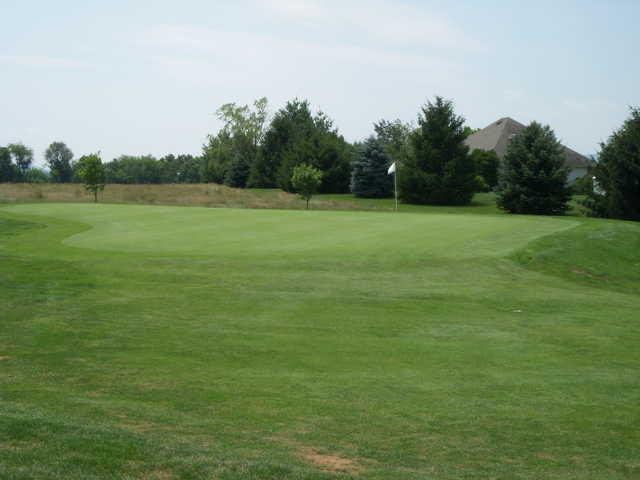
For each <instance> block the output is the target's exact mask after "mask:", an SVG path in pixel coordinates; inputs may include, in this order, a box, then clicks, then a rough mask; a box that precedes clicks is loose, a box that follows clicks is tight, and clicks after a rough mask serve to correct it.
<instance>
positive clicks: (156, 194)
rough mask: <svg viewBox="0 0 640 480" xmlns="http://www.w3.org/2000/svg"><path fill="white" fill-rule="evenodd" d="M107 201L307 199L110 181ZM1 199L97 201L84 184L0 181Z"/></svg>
mask: <svg viewBox="0 0 640 480" xmlns="http://www.w3.org/2000/svg"><path fill="white" fill-rule="evenodd" d="M99 201H100V202H104V203H141V204H149V205H154V204H158V205H193V206H204V207H236V208H286V209H301V208H304V207H305V202H303V201H302V200H300V199H299V198H298V197H297V196H296V195H292V194H289V193H286V192H283V191H281V190H245V189H237V188H229V187H226V186H224V185H217V184H213V183H204V184H163V185H117V184H113V185H107V186H106V188H105V189H104V191H102V192H101V193H100V195H99ZM0 202H10V203H14V202H93V195H92V194H90V193H89V192H87V191H86V190H85V188H84V186H83V185H81V184H71V183H67V184H55V183H33V184H29V183H0Z"/></svg>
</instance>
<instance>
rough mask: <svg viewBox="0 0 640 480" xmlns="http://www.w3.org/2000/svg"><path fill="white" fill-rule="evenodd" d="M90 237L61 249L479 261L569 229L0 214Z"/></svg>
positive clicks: (147, 211) (202, 213)
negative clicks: (55, 223) (59, 224)
mask: <svg viewBox="0 0 640 480" xmlns="http://www.w3.org/2000/svg"><path fill="white" fill-rule="evenodd" d="M6 211H7V212H15V213H21V214H28V215H39V216H45V217H53V218H57V219H62V220H71V221H74V222H80V223H83V224H86V225H87V226H90V227H91V229H90V230H87V231H84V232H82V233H79V234H76V235H73V236H71V237H70V238H67V239H65V240H64V243H65V244H66V245H70V246H74V247H81V248H91V249H96V250H111V251H123V252H144V253H172V254H194V255H207V256H211V255H213V256H220V257H230V256H231V257H233V256H236V255H244V256H248V257H256V256H271V255H275V256H287V257H289V258H290V259H291V260H292V261H295V260H296V259H297V258H298V257H302V258H304V256H307V255H312V256H316V257H323V256H329V257H336V256H338V257H342V256H353V255H359V256H360V255H364V256H379V257H382V258H386V259H389V258H395V257H401V258H404V257H407V256H409V257H411V256H413V257H416V258H424V257H439V256H445V257H460V258H468V257H481V256H487V255H504V254H506V253H508V252H511V251H513V250H514V249H516V248H520V247H522V246H523V245H525V244H526V243H527V242H529V241H531V240H533V239H535V238H538V237H541V236H544V235H549V234H551V233H554V232H557V231H560V230H563V229H567V228H571V227H573V226H576V225H577V224H578V223H577V222H576V221H571V220H568V219H560V218H550V217H515V218H509V217H506V216H478V215H464V216H453V215H446V214H442V215H422V214H395V215H388V214H387V215H385V214H379V213H371V212H311V211H286V210H276V211H274V210H262V211H256V210H247V209H210V208H197V207H195V208H185V207H152V208H150V207H147V206H128V205H91V204H89V205H87V204H71V205H65V204H57V205H56V204H40V205H19V206H15V207H11V208H7V209H6Z"/></svg>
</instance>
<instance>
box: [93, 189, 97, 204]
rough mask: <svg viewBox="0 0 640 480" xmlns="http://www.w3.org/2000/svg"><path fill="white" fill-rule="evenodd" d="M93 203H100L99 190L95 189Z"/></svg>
mask: <svg viewBox="0 0 640 480" xmlns="http://www.w3.org/2000/svg"><path fill="white" fill-rule="evenodd" d="M93 203H98V190H94V191H93Z"/></svg>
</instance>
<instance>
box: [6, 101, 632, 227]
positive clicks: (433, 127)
mask: <svg viewBox="0 0 640 480" xmlns="http://www.w3.org/2000/svg"><path fill="white" fill-rule="evenodd" d="M217 115H218V118H219V119H220V120H221V121H222V127H221V128H220V130H219V131H218V132H217V133H215V134H211V135H209V136H208V137H207V139H206V142H205V144H204V145H203V147H202V154H201V155H200V156H193V155H173V154H170V155H166V156H164V157H161V158H155V157H153V156H151V155H143V156H130V155H122V156H120V157H118V158H116V159H114V160H112V161H110V162H107V163H104V164H103V163H102V161H101V159H100V157H99V154H93V155H92V156H84V157H81V158H80V159H79V160H78V161H74V159H73V153H72V151H71V150H70V149H69V148H68V147H67V146H66V145H65V144H64V143H62V142H54V143H52V144H51V145H50V146H49V147H48V148H47V151H46V152H45V160H46V164H47V166H48V170H49V171H48V172H46V171H44V170H41V169H37V168H33V167H32V163H33V151H32V150H31V149H29V148H28V147H26V146H24V145H22V144H19V143H17V144H10V145H7V146H6V147H0V181H5V182H6V181H11V182H43V181H51V182H62V183H64V182H84V183H86V179H87V157H91V158H92V162H93V163H92V164H94V167H95V168H94V169H97V170H100V172H101V173H100V174H99V175H98V177H99V178H98V179H97V180H98V181H97V183H96V182H94V183H93V184H92V185H93V186H92V187H91V188H93V190H91V191H93V192H94V193H95V194H96V198H97V193H96V192H97V191H98V190H99V188H98V187H100V185H104V184H105V183H125V184H127V183H129V184H157V183H204V182H214V183H220V184H225V185H228V186H231V187H236V188H246V187H250V188H281V189H283V190H285V191H288V192H298V193H301V194H302V196H303V197H304V198H305V199H307V201H308V200H309V198H311V195H313V194H314V193H316V192H319V193H347V192H352V193H354V194H355V195H356V196H359V197H370V198H384V197H389V196H391V195H392V194H393V178H392V176H390V175H388V174H387V170H388V168H389V166H390V165H391V164H392V163H395V164H396V170H395V171H396V173H395V175H397V184H398V193H399V197H400V199H401V200H402V201H404V202H406V203H417V204H435V205H466V204H469V203H470V202H471V201H472V199H473V196H474V194H475V193H476V192H480V191H495V192H496V198H497V203H498V206H499V207H501V208H502V209H504V210H506V211H508V212H512V213H529V214H562V213H564V212H566V211H567V209H568V208H569V200H570V198H571V193H572V191H571V189H570V187H569V186H568V185H567V177H568V169H567V168H566V167H565V166H564V157H563V152H562V146H561V144H560V142H559V141H558V140H557V138H556V136H555V134H554V132H553V130H551V128H550V127H548V126H543V125H541V124H539V123H537V122H533V123H531V124H530V125H528V126H527V127H526V128H525V129H524V130H523V131H522V132H520V133H519V134H517V135H516V136H515V137H514V138H513V139H512V140H511V142H510V144H509V146H508V148H507V152H506V154H505V157H504V159H503V161H500V160H499V159H498V157H497V155H496V154H495V152H492V151H489V152H486V151H481V150H474V151H473V152H470V151H469V149H468V147H467V146H466V145H465V143H464V141H465V139H466V138H467V136H468V135H469V134H471V133H473V131H474V130H473V129H471V128H470V127H469V126H467V125H465V120H464V118H463V117H461V116H459V115H457V114H456V113H455V111H454V106H453V102H452V101H450V100H445V99H443V98H441V97H435V99H434V100H433V101H429V102H427V103H426V104H425V105H424V106H423V107H422V109H421V111H420V113H419V115H418V118H417V124H415V125H414V124H410V123H404V122H401V121H400V120H393V121H389V120H381V121H379V122H377V123H375V124H374V126H373V132H372V134H371V136H370V137H368V138H367V139H365V140H364V141H361V142H355V143H349V142H347V141H346V140H345V139H344V137H343V136H342V135H341V134H340V133H339V131H338V129H337V128H336V127H335V125H334V123H333V120H332V119H331V118H329V117H328V116H327V115H326V114H325V113H324V112H322V111H317V112H313V110H312V109H311V106H310V103H309V102H308V101H307V100H300V99H293V100H291V101H289V102H287V103H286V104H285V106H284V107H282V108H280V109H279V110H277V111H276V112H275V114H273V115H272V116H270V115H269V109H268V102H267V99H266V98H261V99H258V100H256V101H255V102H254V103H253V104H252V105H237V104H235V103H227V104H224V105H222V106H221V107H220V108H219V109H218V110H217ZM639 132H640V113H639V110H638V109H631V116H630V118H629V119H628V120H627V121H626V122H625V123H624V125H623V126H622V127H621V129H620V130H618V131H616V132H614V134H613V135H612V136H611V137H610V138H609V140H608V141H607V142H605V143H603V144H602V145H601V150H602V151H601V154H600V160H599V162H598V164H597V166H596V167H595V168H594V170H593V172H590V173H589V175H588V176H587V177H585V178H584V179H581V180H580V182H578V185H579V187H580V188H582V189H583V190H584V193H586V194H587V199H586V200H584V202H583V203H584V206H585V207H586V208H587V209H588V211H589V212H590V214H592V215H597V216H608V217H612V218H627V219H635V220H638V219H640V187H639V186H638V185H640V159H639V155H640V154H639V153H638V152H639V150H640V149H639V147H638V145H640V138H639V137H640V133H639ZM83 159H84V161H83ZM94 176H95V175H94ZM593 178H595V179H596V180H595V181H594V180H593ZM94 180H95V179H94ZM96 185H97V186H98V187H96ZM88 188H89V187H88ZM95 188H98V190H95ZM100 188H103V187H100Z"/></svg>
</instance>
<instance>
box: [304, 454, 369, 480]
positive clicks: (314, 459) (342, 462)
mask: <svg viewBox="0 0 640 480" xmlns="http://www.w3.org/2000/svg"><path fill="white" fill-rule="evenodd" d="M299 453H300V456H302V457H303V458H304V459H305V460H307V461H308V462H309V463H312V464H313V465H315V466H316V467H318V468H319V469H320V470H323V471H325V472H331V473H348V474H350V475H358V474H359V473H361V472H362V471H363V468H362V466H361V465H359V464H358V463H357V462H356V461H355V460H352V459H349V458H345V457H341V456H339V455H335V454H331V453H320V452H318V451H317V450H315V449H313V448H310V447H303V448H300V450H299Z"/></svg>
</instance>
